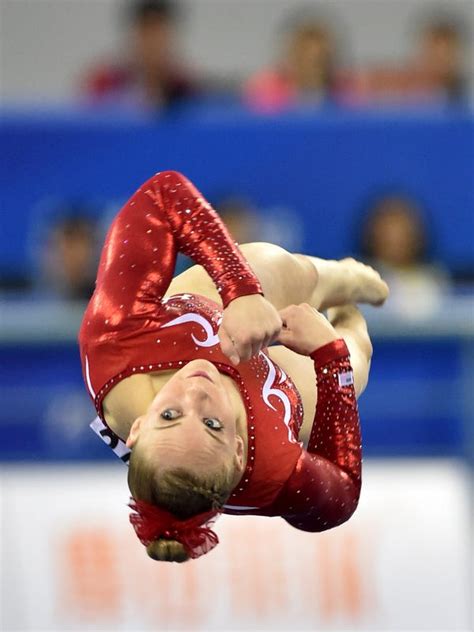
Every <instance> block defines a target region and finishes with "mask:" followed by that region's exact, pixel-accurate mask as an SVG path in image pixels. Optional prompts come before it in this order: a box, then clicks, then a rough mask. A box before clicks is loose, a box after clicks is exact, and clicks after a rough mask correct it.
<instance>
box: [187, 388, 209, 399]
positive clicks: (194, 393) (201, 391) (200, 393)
mask: <svg viewBox="0 0 474 632" xmlns="http://www.w3.org/2000/svg"><path fill="white" fill-rule="evenodd" d="M186 392H187V394H188V395H189V396H190V397H191V399H192V400H193V401H195V402H202V401H205V400H206V399H209V393H208V392H207V390H206V389H205V388H204V387H203V386H201V385H200V384H191V385H190V386H188V388H187V389H186Z"/></svg>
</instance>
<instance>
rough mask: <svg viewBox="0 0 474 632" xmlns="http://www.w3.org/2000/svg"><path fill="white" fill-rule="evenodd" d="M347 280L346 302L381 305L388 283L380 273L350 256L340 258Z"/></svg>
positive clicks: (387, 291) (385, 296) (386, 294)
mask: <svg viewBox="0 0 474 632" xmlns="http://www.w3.org/2000/svg"><path fill="white" fill-rule="evenodd" d="M339 263H340V264H341V266H343V267H344V270H345V273H346V274H347V280H348V284H347V287H348V293H349V295H348V297H347V298H348V302H350V303H369V304H370V305H377V306H379V305H383V304H384V303H385V301H386V300H387V297H388V294H389V289H388V285H387V284H386V283H385V281H384V280H383V279H382V278H381V276H380V274H379V273H378V272H377V271H376V270H374V269H373V268H371V267H370V266H368V265H365V264H364V263H361V262H360V261H356V260H355V259H352V258H350V257H349V258H347V259H341V261H340V262H339Z"/></svg>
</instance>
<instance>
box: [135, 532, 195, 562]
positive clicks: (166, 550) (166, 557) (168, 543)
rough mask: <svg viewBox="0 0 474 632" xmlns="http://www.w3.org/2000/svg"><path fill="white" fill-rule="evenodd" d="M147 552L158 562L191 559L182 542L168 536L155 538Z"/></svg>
mask: <svg viewBox="0 0 474 632" xmlns="http://www.w3.org/2000/svg"><path fill="white" fill-rule="evenodd" d="M146 552H147V553H148V555H149V556H150V557H151V558H152V559H153V560H156V561H157V562H186V561H187V560H189V559H190V558H189V555H188V554H187V553H186V551H185V549H184V546H183V545H182V544H181V542H178V541H177V540H168V539H167V538H159V539H158V540H153V542H151V543H150V544H149V545H148V546H147V547H146Z"/></svg>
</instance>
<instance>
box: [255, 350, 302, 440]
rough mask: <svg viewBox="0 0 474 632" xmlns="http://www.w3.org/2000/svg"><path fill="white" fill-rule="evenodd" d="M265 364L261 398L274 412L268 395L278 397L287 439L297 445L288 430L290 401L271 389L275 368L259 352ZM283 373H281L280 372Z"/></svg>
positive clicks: (274, 389) (281, 393)
mask: <svg viewBox="0 0 474 632" xmlns="http://www.w3.org/2000/svg"><path fill="white" fill-rule="evenodd" d="M259 355H260V356H261V357H262V358H263V359H264V360H265V362H266V363H267V365H268V375H267V378H266V380H265V384H264V385H263V389H262V397H263V401H264V402H265V404H266V405H267V406H269V407H270V408H271V409H272V410H276V408H275V407H274V406H272V404H270V400H269V398H270V395H274V396H275V397H278V399H279V400H280V401H281V402H282V403H283V406H284V407H285V416H284V418H283V421H284V423H285V425H286V426H287V428H288V439H289V440H290V441H291V442H292V443H298V442H297V440H296V439H295V437H294V436H293V433H292V431H291V428H290V419H291V404H290V400H289V398H288V395H286V394H285V393H283V392H282V391H280V390H279V389H277V388H272V387H273V383H274V381H275V376H276V369H275V366H274V364H273V362H272V361H271V360H270V359H269V358H267V356H266V355H265V354H264V353H263V352H262V351H260V354H259ZM282 373H283V371H282ZM284 375H285V379H286V374H284ZM282 381H283V380H282V379H280V381H279V384H281V383H282Z"/></svg>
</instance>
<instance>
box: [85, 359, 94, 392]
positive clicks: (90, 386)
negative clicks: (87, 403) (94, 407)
mask: <svg viewBox="0 0 474 632" xmlns="http://www.w3.org/2000/svg"><path fill="white" fill-rule="evenodd" d="M86 382H87V388H88V389H89V393H90V394H91V395H92V397H93V398H94V399H95V391H94V389H93V388H92V383H91V376H90V373H89V358H88V357H87V355H86Z"/></svg>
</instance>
